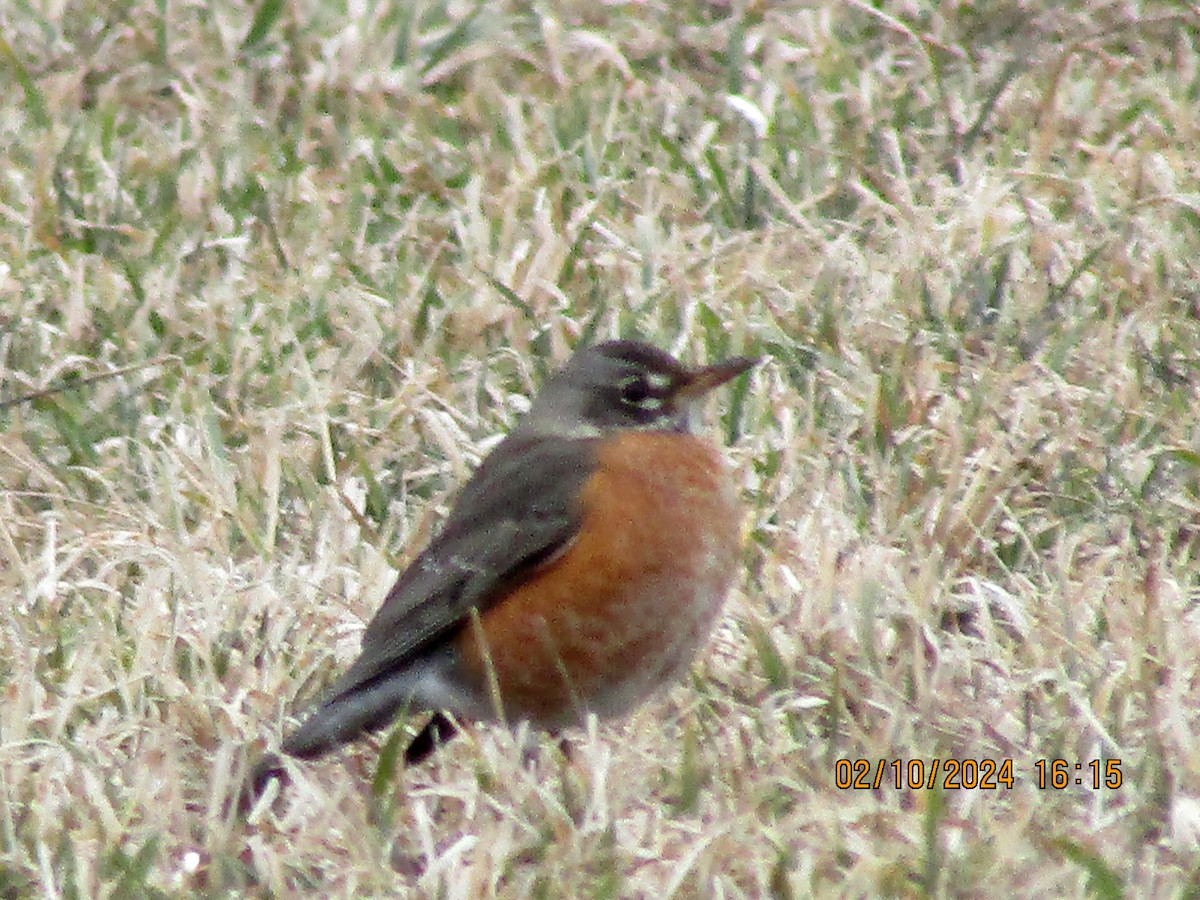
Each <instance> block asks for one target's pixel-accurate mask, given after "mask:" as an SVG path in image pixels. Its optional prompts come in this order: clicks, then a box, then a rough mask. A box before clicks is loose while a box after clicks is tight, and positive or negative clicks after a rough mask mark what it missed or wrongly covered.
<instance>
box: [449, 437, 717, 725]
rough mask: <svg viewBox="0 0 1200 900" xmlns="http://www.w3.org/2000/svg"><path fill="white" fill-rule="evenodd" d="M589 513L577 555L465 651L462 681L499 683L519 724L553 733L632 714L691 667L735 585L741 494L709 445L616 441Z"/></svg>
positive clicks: (602, 457)
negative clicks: (586, 718)
mask: <svg viewBox="0 0 1200 900" xmlns="http://www.w3.org/2000/svg"><path fill="white" fill-rule="evenodd" d="M582 508H583V521H582V526H581V528H580V532H579V534H578V536H577V537H576V539H575V541H574V542H573V543H572V544H571V545H570V546H569V547H568V548H567V550H566V551H565V552H564V553H563V554H562V555H561V556H560V557H559V558H558V559H557V560H555V561H554V562H553V563H551V564H550V565H548V566H546V567H545V568H543V569H541V570H539V571H538V572H536V573H535V574H534V575H533V577H531V578H530V579H529V580H528V581H526V582H524V583H523V584H521V585H520V586H519V587H517V588H516V589H515V590H513V591H512V592H511V593H510V594H509V595H508V596H507V597H505V598H503V599H502V600H500V601H499V602H498V603H496V604H494V605H493V606H492V607H491V608H490V609H489V610H488V611H487V612H486V613H485V614H484V615H483V616H482V617H481V621H480V624H481V626H482V629H478V628H472V627H470V626H468V627H467V628H466V629H465V630H464V631H463V632H462V633H461V634H460V635H459V637H458V638H457V641H456V643H457V649H458V651H459V654H460V660H461V665H462V669H463V671H462V673H461V674H462V676H463V677H464V681H467V682H469V683H471V684H472V685H473V686H477V687H478V689H479V690H482V691H484V692H485V696H489V695H488V694H487V693H486V691H487V688H486V685H487V684H488V683H490V682H491V680H492V679H491V678H489V674H490V675H491V676H494V679H495V684H496V685H497V686H498V688H499V696H500V701H501V704H502V708H503V714H504V716H505V717H506V718H508V719H510V720H516V719H522V718H527V719H530V720H532V721H533V722H535V723H536V724H539V725H541V726H543V727H550V728H553V727H560V726H562V725H566V724H569V723H572V722H575V721H578V720H579V719H581V718H582V716H583V715H584V714H585V713H586V712H588V711H594V712H596V713H598V714H600V715H620V714H622V713H624V712H626V711H627V710H629V709H631V708H632V707H633V706H634V705H636V704H637V703H638V702H640V701H641V700H642V699H643V698H644V697H645V696H646V695H647V694H649V693H650V692H651V691H653V690H654V689H655V688H657V687H658V686H660V685H661V684H663V683H664V682H666V681H669V680H671V679H673V678H675V677H676V676H678V675H679V674H680V673H681V672H682V671H683V670H684V669H685V668H686V667H687V665H688V664H689V662H690V661H691V659H692V656H693V655H694V654H695V651H696V649H697V648H698V647H699V646H700V644H701V643H702V642H703V641H704V639H705V638H706V637H707V635H708V633H709V631H710V629H711V627H712V624H713V621H714V619H715V618H716V615H717V613H718V611H719V610H720V607H721V604H722V602H723V600H724V597H725V594H726V593H727V591H728V589H729V585H730V583H731V582H732V580H733V577H734V575H735V573H736V571H737V564H738V557H739V555H740V512H739V509H738V504H737V499H736V492H735V490H734V486H733V483H732V480H731V478H730V476H729V473H728V471H727V469H726V466H725V462H724V460H723V458H722V456H721V454H720V451H718V450H717V448H716V447H714V446H713V445H712V444H710V443H708V442H707V441H704V440H701V439H699V438H696V437H693V436H690V435H681V434H663V433H655V432H628V433H622V434H620V435H618V436H616V437H614V438H612V439H610V440H609V441H607V442H606V443H605V444H604V446H603V448H602V449H601V450H600V452H599V454H598V466H597V470H596V473H595V474H594V476H593V477H592V478H591V479H590V480H589V481H588V483H587V485H586V487H585V489H584V492H583V496H582ZM480 630H482V633H483V637H484V639H485V643H486V647H480V645H479V642H478V641H477V640H476V637H475V636H476V634H477V633H478V632H479V631H480Z"/></svg>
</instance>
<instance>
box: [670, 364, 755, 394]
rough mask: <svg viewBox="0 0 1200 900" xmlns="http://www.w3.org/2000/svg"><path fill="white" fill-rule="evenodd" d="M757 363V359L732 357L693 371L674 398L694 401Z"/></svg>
mask: <svg viewBox="0 0 1200 900" xmlns="http://www.w3.org/2000/svg"><path fill="white" fill-rule="evenodd" d="M759 361H760V360H759V359H758V358H757V357H754V358H751V357H749V356H734V357H731V358H730V359H726V360H723V361H721V362H719V363H713V364H712V365H711V366H702V367H701V368H699V369H693V370H692V371H691V372H690V373H689V374H688V377H687V380H686V381H684V383H683V385H682V386H681V387H680V388H679V390H678V391H677V392H676V394H675V396H676V397H679V398H680V399H682V400H695V399H696V398H698V397H702V396H704V395H705V394H707V393H708V392H709V391H711V390H712V389H713V388H715V387H720V386H721V385H723V384H724V383H725V382H727V381H730V380H732V379H734V378H737V377H738V376H739V375H741V374H742V373H743V372H747V371H749V370H750V369H752V368H754V367H755V366H756V365H758V363H759Z"/></svg>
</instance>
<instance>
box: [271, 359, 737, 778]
mask: <svg viewBox="0 0 1200 900" xmlns="http://www.w3.org/2000/svg"><path fill="white" fill-rule="evenodd" d="M758 362H759V360H757V359H752V358H749V357H742V356H737V357H732V358H729V359H725V360H724V361H721V362H717V363H713V364H711V365H706V366H698V367H689V366H686V365H685V364H683V363H682V362H680V361H679V360H678V359H676V358H675V357H673V356H671V355H670V354H668V353H666V352H665V351H663V350H660V349H658V348H657V347H655V346H653V345H651V344H647V343H643V342H640V341H634V340H609V341H605V342H602V343H599V344H593V345H589V346H586V347H583V348H582V349H579V350H577V351H576V352H575V353H574V354H573V355H572V357H571V358H570V359H569V360H568V361H567V363H566V364H565V365H564V366H563V367H562V368H561V369H560V370H559V371H558V372H557V373H556V374H554V375H552V376H551V377H549V378H548V379H547V380H546V382H545V384H544V385H543V387H542V389H541V391H540V392H539V393H538V394H537V395H536V397H535V398H534V399H533V400H532V402H531V403H530V405H529V408H528V410H527V412H526V413H525V414H524V415H523V416H522V417H521V418H520V419H519V420H518V422H517V424H516V426H515V428H514V429H513V430H512V431H511V432H510V433H509V434H508V435H507V436H506V437H505V438H504V439H503V440H502V441H501V442H500V443H499V444H498V445H497V446H496V447H495V449H494V450H493V451H492V452H491V453H490V454H489V455H488V456H486V457H485V458H484V460H483V462H482V463H481V464H480V465H479V466H478V468H477V469H476V470H475V472H474V474H473V475H472V476H471V477H470V478H469V479H468V481H467V482H466V484H465V485H464V486H463V487H462V489H461V491H460V492H459V494H458V496H457V497H456V499H455V501H454V502H453V503H452V505H451V508H450V511H449V513H448V515H447V517H446V519H445V521H444V523H443V525H442V527H441V528H440V530H439V531H438V532H437V533H436V534H435V536H434V537H433V538H432V540H431V541H430V542H429V544H428V546H426V547H425V549H424V550H423V551H422V552H421V553H419V554H418V555H417V556H416V558H415V559H414V560H413V561H412V563H411V564H410V565H409V566H408V567H407V568H406V569H405V570H404V571H403V572H402V573H401V574H400V575H399V577H398V579H397V580H396V582H395V584H394V586H393V587H392V589H391V590H390V591H389V592H388V594H387V596H386V598H385V600H384V602H383V605H382V606H381V607H380V608H379V610H378V612H376V614H375V616H374V617H373V618H372V619H371V620H370V622H369V623H368V625H367V626H366V629H365V631H364V633H363V638H362V650H361V653H360V655H359V656H358V658H357V659H356V660H355V661H354V662H353V663H352V664H351V665H350V666H349V668H348V669H347V670H346V671H345V673H344V674H342V675H341V677H340V678H337V679H336V680H335V682H334V683H333V685H332V686H331V687H330V689H329V690H328V692H327V695H326V696H325V699H324V700H323V701H322V702H321V703H320V704H319V705H318V706H317V707H316V708H315V710H313V711H312V712H311V713H310V714H309V715H308V716H307V718H306V719H304V721H303V722H302V724H301V725H300V726H299V727H298V728H297V729H296V730H294V731H292V732H291V733H290V734H288V735H287V737H286V738H285V739H284V740H283V741H282V744H281V749H282V751H283V752H284V753H285V754H287V755H288V756H291V757H293V758H296V759H301V760H305V759H314V758H317V757H320V756H323V755H324V754H326V753H329V752H330V751H332V750H334V749H336V748H338V747H341V746H343V745H345V744H347V743H350V742H352V741H355V740H357V739H359V738H361V737H363V736H365V735H367V734H369V733H372V732H378V731H380V730H381V729H383V728H385V727H387V726H388V725H389V724H390V723H391V722H392V721H393V719H395V718H396V717H397V716H398V715H399V714H401V713H402V712H407V713H428V714H431V717H430V718H429V719H428V721H427V722H426V724H425V725H424V727H423V728H422V729H421V731H420V732H419V733H418V734H417V735H416V736H415V737H414V738H413V739H412V741H411V742H410V743H409V744H408V747H407V750H406V751H405V754H404V759H405V762H406V764H409V765H412V764H416V763H418V762H421V761H422V760H423V759H424V758H425V757H426V756H428V755H429V754H430V753H432V752H433V751H434V750H435V749H436V748H437V747H439V746H440V745H441V744H443V743H444V742H445V741H447V740H449V739H450V737H452V736H453V734H454V733H455V731H456V726H455V724H454V723H455V722H456V721H463V720H467V721H472V722H500V723H504V724H508V725H513V724H516V723H519V722H522V721H525V722H528V723H529V724H530V725H531V726H534V727H536V728H538V729H542V730H545V731H549V732H552V733H558V732H560V731H561V730H562V729H565V728H568V727H570V726H573V725H577V724H580V723H582V722H584V721H586V718H587V716H588V715H589V714H596V715H597V716H598V717H601V718H607V717H620V716H623V715H626V714H628V713H629V712H630V711H632V710H633V709H634V708H635V707H636V706H638V705H639V704H640V703H641V702H642V701H644V700H645V699H647V698H648V697H649V696H650V695H651V694H653V693H654V692H655V691H656V690H658V689H659V688H660V687H662V686H663V685H666V684H669V683H671V682H672V681H674V680H675V679H677V678H678V677H679V676H681V675H682V674H683V672H685V671H686V669H687V668H688V667H689V666H690V664H691V662H692V660H693V658H694V656H695V655H696V653H697V651H698V650H699V649H700V647H701V646H702V645H703V644H704V643H705V642H706V640H707V638H708V636H709V634H710V632H711V630H712V628H713V627H714V624H715V621H716V619H717V617H718V615H719V612H720V610H721V608H722V606H723V603H724V600H725V597H726V595H727V593H728V592H729V589H730V587H731V585H732V583H733V581H734V579H735V577H736V575H737V571H738V562H739V557H740V555H741V547H742V541H741V522H742V514H741V510H740V504H739V496H738V491H737V488H736V484H735V482H734V480H733V477H732V474H731V471H730V469H729V467H728V465H727V463H726V461H725V459H724V455H723V453H722V451H721V450H720V448H719V447H718V446H717V445H716V444H714V443H713V442H711V441H709V440H708V439H706V438H705V437H703V436H702V435H701V434H700V412H701V402H700V401H701V400H702V399H703V398H704V397H705V396H706V395H708V394H709V392H710V391H712V390H713V389H714V388H716V387H718V386H720V385H722V384H725V383H726V382H729V381H731V380H732V379H734V378H736V377H737V376H739V375H741V374H743V373H745V372H747V371H749V370H750V369H751V368H752V367H753V366H755V365H756V364H757V363H758ZM275 771H276V770H273V769H272V768H271V766H270V765H269V764H268V765H266V766H260V770H259V773H258V775H257V776H256V778H258V779H259V780H261V779H262V778H263V777H265V776H264V773H267V774H273V773H274V772H275Z"/></svg>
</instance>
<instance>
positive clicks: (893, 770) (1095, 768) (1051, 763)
mask: <svg viewBox="0 0 1200 900" xmlns="http://www.w3.org/2000/svg"><path fill="white" fill-rule="evenodd" d="M1033 774H1034V780H1035V783H1036V785H1037V787H1038V788H1039V789H1040V790H1064V789H1065V788H1068V787H1071V786H1074V787H1083V788H1093V789H1095V790H1099V789H1100V788H1101V787H1106V788H1109V789H1110V790H1116V789H1117V788H1119V787H1121V785H1122V784H1123V783H1124V778H1123V776H1122V773H1121V760H1119V759H1105V760H1099V759H1096V760H1091V761H1089V762H1076V763H1071V762H1069V761H1067V760H1065V759H1039V760H1037V761H1035V762H1034V764H1033ZM833 783H834V785H835V786H836V787H837V788H838V789H840V790H845V791H851V790H853V791H877V790H880V789H881V788H894V789H896V790H905V789H908V790H921V789H925V790H929V789H932V788H936V787H940V788H941V789H942V790H946V791H951V790H955V791H958V790H964V791H997V790H1000V788H1008V789H1011V788H1012V787H1013V785H1015V784H1016V778H1015V777H1014V775H1013V761H1012V760H1011V759H988V758H983V759H937V758H934V759H931V760H923V759H909V760H903V759H839V760H837V761H835V762H834V766H833Z"/></svg>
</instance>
